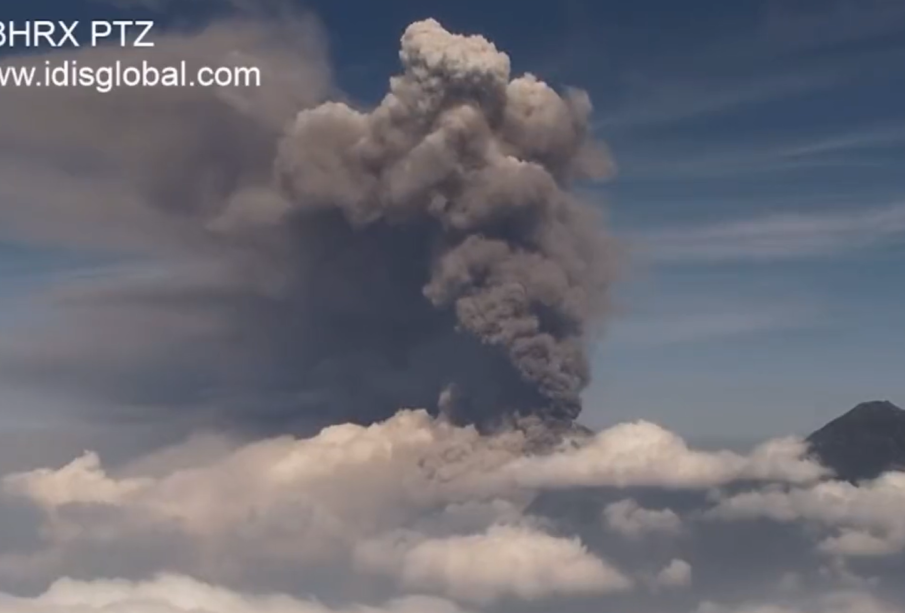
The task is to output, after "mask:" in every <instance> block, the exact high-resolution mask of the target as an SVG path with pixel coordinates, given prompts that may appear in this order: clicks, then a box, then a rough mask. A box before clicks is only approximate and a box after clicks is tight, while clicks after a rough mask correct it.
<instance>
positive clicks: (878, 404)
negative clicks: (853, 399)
mask: <svg viewBox="0 0 905 613" xmlns="http://www.w3.org/2000/svg"><path fill="white" fill-rule="evenodd" d="M839 419H840V420H844V419H855V420H861V419H891V420H897V419H905V410H902V409H900V408H899V407H897V406H896V405H894V404H893V403H891V402H890V401H888V400H871V401H870V402H862V403H861V404H859V405H858V406H856V407H855V408H854V409H852V410H851V411H849V412H848V413H846V414H845V415H843V416H842V417H840V418H839Z"/></svg>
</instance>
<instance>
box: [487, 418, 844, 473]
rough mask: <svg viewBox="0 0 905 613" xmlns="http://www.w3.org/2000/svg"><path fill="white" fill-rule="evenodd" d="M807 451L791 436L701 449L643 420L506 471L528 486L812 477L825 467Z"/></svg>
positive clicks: (524, 460) (516, 463)
mask: <svg viewBox="0 0 905 613" xmlns="http://www.w3.org/2000/svg"><path fill="white" fill-rule="evenodd" d="M806 453H807V449H806V446H805V444H804V443H803V442H801V441H799V440H796V439H791V438H790V439H779V440H775V441H769V442H767V443H765V444H763V445H761V446H760V447H758V448H757V449H755V450H754V451H753V452H752V453H751V454H750V455H749V456H742V455H739V454H736V453H732V452H728V451H719V452H704V451H697V450H694V449H691V448H689V447H688V445H687V443H686V442H685V441H684V440H682V439H681V438H680V437H679V436H677V435H676V434H674V433H672V432H669V431H668V430H665V429H663V428H661V427H660V426H657V425H656V424H652V423H650V422H645V421H639V422H634V423H627V424H620V425H617V426H614V427H612V428H609V429H607V430H604V431H603V432H600V433H598V434H597V435H596V436H594V437H593V438H592V439H591V440H590V441H589V442H588V443H587V444H584V445H581V446H579V447H577V448H575V449H570V450H565V451H562V452H560V453H557V454H553V455H549V456H536V457H524V458H519V459H517V460H515V461H514V462H512V463H511V464H509V465H507V466H506V467H504V469H503V471H504V472H506V473H508V474H511V475H512V477H513V478H514V479H516V480H517V481H518V482H519V483H521V484H522V485H525V486H529V487H547V488H556V487H576V486H583V487H599V486H614V487H631V486H651V487H666V488H677V489H683V488H688V489H705V488H708V487H713V486H717V485H721V484H725V483H729V482H731V481H735V480H738V479H757V480H778V481H792V482H809V481H813V480H815V479H818V478H820V477H821V476H822V475H823V474H825V472H826V471H825V469H824V468H822V467H820V466H819V465H817V464H815V463H813V462H812V461H810V460H808V459H806V457H805V456H806Z"/></svg>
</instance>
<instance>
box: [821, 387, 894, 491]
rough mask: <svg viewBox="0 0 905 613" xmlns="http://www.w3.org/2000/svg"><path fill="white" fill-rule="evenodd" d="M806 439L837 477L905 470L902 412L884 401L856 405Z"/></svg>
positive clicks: (852, 478)
mask: <svg viewBox="0 0 905 613" xmlns="http://www.w3.org/2000/svg"><path fill="white" fill-rule="evenodd" d="M807 440H808V442H809V443H810V444H811V449H812V450H813V452H814V454H815V455H816V456H817V457H818V458H819V459H820V461H821V462H823V463H824V464H825V465H827V466H828V467H830V468H832V469H833V470H834V471H835V472H836V474H837V476H838V477H839V478H840V479H845V480H847V481H861V480H864V479H874V478H876V477H878V476H879V475H880V474H882V473H883V472H885V471H888V470H893V469H905V411H903V410H902V409H900V408H899V407H897V406H896V405H894V404H892V403H891V402H889V401H886V400H883V401H873V402H865V403H862V404H859V405H858V406H856V407H855V408H854V409H852V410H851V411H849V412H848V413H846V414H845V415H843V416H842V417H839V418H837V419H834V420H833V421H831V422H830V423H828V424H827V425H825V426H824V427H823V428H821V429H820V430H817V431H816V432H814V433H813V434H811V435H810V436H809V437H808V439H807Z"/></svg>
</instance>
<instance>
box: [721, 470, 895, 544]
mask: <svg viewBox="0 0 905 613" xmlns="http://www.w3.org/2000/svg"><path fill="white" fill-rule="evenodd" d="M903 508H905V473H902V472H889V473H886V474H884V475H882V476H881V477H880V478H878V479H876V480H874V481H870V482H865V483H861V484H859V485H854V484H851V483H848V482H843V481H826V482H821V483H817V484H815V485H812V486H809V487H803V488H800V487H799V488H791V489H782V488H771V489H765V490H760V491H752V492H744V493H741V494H736V495H734V496H730V497H728V498H725V499H724V500H721V501H720V502H719V503H718V504H717V506H716V507H715V508H714V509H713V510H711V511H710V512H709V513H708V516H709V517H711V518H714V519H720V520H727V521H732V520H744V519H757V518H768V519H772V520H774V521H778V522H785V523H791V522H798V521H805V522H812V523H815V524H817V525H820V526H823V527H825V528H828V529H836V530H838V531H839V533H838V534H837V535H834V536H831V537H829V538H827V539H826V540H824V541H823V542H822V543H821V544H820V547H819V548H820V550H821V551H823V552H824V553H830V554H836V555H843V556H882V555H891V554H895V553H899V552H901V551H903V550H905V516H903V515H902V512H901V510H902V509H903Z"/></svg>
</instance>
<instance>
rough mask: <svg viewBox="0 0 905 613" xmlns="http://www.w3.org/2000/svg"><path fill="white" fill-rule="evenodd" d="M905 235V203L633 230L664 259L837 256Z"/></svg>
mask: <svg viewBox="0 0 905 613" xmlns="http://www.w3.org/2000/svg"><path fill="white" fill-rule="evenodd" d="M903 238H905V204H896V205H892V206H888V207H884V208H872V209H866V210H862V211H857V210H851V211H844V212H823V213H810V214H806V213H787V214H774V215H767V216H763V217H760V218H751V219H745V220H738V221H722V222H715V223H709V224H704V225H687V226H677V227H671V228H662V229H654V230H648V231H642V232H638V233H636V234H634V235H633V236H632V240H633V242H634V244H635V248H636V253H637V254H638V255H639V256H640V257H642V258H645V259H653V260H655V261H657V262H660V263H672V262H687V261H738V260H765V261H773V260H782V259H793V258H813V257H823V256H832V255H836V254H842V253H847V252H851V251H855V250H860V249H866V248H872V247H882V246H886V245H889V244H894V243H897V242H899V241H901V240H902V239H903Z"/></svg>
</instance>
